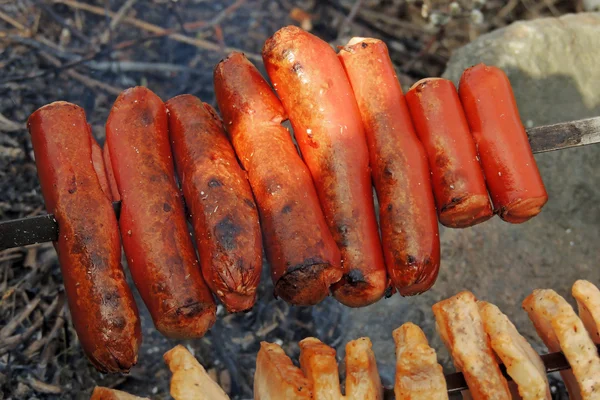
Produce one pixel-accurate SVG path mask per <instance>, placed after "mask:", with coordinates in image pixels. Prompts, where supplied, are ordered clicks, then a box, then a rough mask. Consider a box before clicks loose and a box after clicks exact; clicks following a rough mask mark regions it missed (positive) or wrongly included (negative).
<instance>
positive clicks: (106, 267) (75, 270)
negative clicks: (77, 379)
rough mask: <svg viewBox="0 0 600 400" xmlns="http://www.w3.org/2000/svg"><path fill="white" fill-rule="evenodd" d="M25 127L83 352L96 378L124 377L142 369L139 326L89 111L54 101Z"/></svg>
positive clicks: (33, 115) (36, 114) (41, 109)
mask: <svg viewBox="0 0 600 400" xmlns="http://www.w3.org/2000/svg"><path fill="white" fill-rule="evenodd" d="M28 128H29V132H30V134H31V142H32V144H33V151H34V154H35V161H36V165H37V168H38V175H39V177H40V183H41V187H42V194H43V196H44V201H45V203H46V209H47V210H48V212H49V213H52V214H54V217H55V218H56V221H57V223H58V227H59V236H58V241H57V242H55V243H54V246H55V248H56V251H57V253H58V258H59V261H60V267H61V272H62V276H63V280H64V284H65V290H66V293H67V298H68V302H69V309H70V311H71V316H72V319H73V325H74V326H75V330H76V331H77V336H78V337H79V341H80V342H81V346H82V347H83V350H84V351H85V353H86V354H87V356H88V358H89V359H90V361H91V362H92V364H94V366H95V367H96V368H97V369H98V370H99V371H102V372H127V371H129V369H130V368H131V367H132V366H133V365H134V364H135V363H136V362H137V354H138V348H139V346H140V343H141V327H140V319H139V315H138V309H137V306H136V304H135V302H134V300H133V295H132V294H131V290H130V289H129V286H127V282H126V280H125V274H124V273H123V268H122V267H121V240H120V238H119V227H118V225H117V219H116V217H115V213H114V211H113V208H112V206H111V204H110V201H109V199H108V198H107V197H106V195H105V193H104V192H103V191H102V187H101V185H100V181H99V178H98V176H97V174H96V171H95V169H94V167H95V165H94V163H93V162H92V146H93V145H92V143H93V142H92V140H93V138H92V136H91V132H90V130H89V126H88V124H87V122H86V119H85V112H84V111H83V109H82V108H80V107H78V106H76V105H75V104H70V103H67V102H55V103H52V104H49V105H47V106H44V107H42V108H40V109H38V110H37V111H35V112H34V113H33V114H31V116H30V117H29V121H28ZM100 160H102V159H100ZM102 168H104V166H102Z"/></svg>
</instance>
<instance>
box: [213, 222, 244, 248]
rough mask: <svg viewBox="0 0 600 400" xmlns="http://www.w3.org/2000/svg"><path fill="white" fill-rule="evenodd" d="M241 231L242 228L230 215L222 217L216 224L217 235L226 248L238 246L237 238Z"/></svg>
mask: <svg viewBox="0 0 600 400" xmlns="http://www.w3.org/2000/svg"><path fill="white" fill-rule="evenodd" d="M240 233H241V228H240V227H239V226H238V225H236V224H235V222H234V221H233V220H232V219H231V217H230V216H226V217H225V218H223V219H221V220H220V221H219V223H218V224H217V226H215V237H216V238H217V240H218V241H219V243H220V244H221V245H222V246H223V248H225V250H233V249H235V248H236V246H237V243H236V239H237V237H238V236H239V234H240Z"/></svg>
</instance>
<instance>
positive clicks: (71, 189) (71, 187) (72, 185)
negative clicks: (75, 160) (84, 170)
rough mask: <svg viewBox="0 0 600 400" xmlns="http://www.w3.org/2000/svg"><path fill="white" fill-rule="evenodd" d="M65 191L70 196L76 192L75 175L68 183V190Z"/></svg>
mask: <svg viewBox="0 0 600 400" xmlns="http://www.w3.org/2000/svg"><path fill="white" fill-rule="evenodd" d="M67 190H68V191H69V193H70V194H73V193H75V192H76V191H77V179H75V175H73V176H72V177H71V181H70V182H69V188H68V189H67Z"/></svg>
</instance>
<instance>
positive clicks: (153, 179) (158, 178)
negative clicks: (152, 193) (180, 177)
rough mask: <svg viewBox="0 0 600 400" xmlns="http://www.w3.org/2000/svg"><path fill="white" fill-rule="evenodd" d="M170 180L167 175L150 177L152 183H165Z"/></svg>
mask: <svg viewBox="0 0 600 400" xmlns="http://www.w3.org/2000/svg"><path fill="white" fill-rule="evenodd" d="M168 180H169V176H168V175H167V174H165V173H161V174H152V175H150V182H163V181H168Z"/></svg>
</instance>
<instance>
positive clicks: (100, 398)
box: [90, 386, 150, 400]
mask: <svg viewBox="0 0 600 400" xmlns="http://www.w3.org/2000/svg"><path fill="white" fill-rule="evenodd" d="M90 400H150V399H148V398H147V397H137V396H134V395H132V394H129V393H127V392H122V391H120V390H115V389H109V388H105V387H102V386H96V387H95V388H94V392H93V393H92V397H90Z"/></svg>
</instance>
